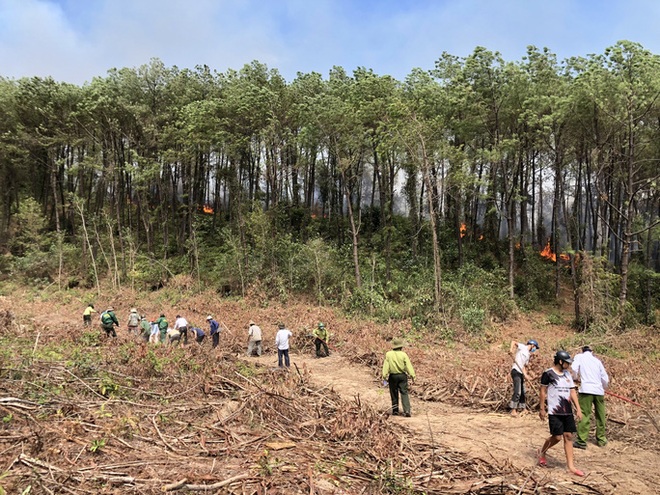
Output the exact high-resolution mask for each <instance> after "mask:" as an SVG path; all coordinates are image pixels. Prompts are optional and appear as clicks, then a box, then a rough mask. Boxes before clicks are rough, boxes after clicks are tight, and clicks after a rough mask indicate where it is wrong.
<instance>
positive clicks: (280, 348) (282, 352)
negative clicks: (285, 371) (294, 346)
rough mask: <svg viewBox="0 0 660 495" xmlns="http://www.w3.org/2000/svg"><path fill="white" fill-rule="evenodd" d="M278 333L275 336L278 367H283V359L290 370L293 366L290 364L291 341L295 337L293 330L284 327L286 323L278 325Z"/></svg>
mask: <svg viewBox="0 0 660 495" xmlns="http://www.w3.org/2000/svg"><path fill="white" fill-rule="evenodd" d="M277 328H278V330H277V333H276V334H275V347H277V365H278V366H279V367H280V368H281V367H282V359H284V364H285V365H286V367H287V368H288V367H289V366H291V363H290V362H289V339H290V338H291V337H293V334H292V333H291V330H289V329H288V328H286V327H285V326H284V323H282V322H280V323H278V324H277Z"/></svg>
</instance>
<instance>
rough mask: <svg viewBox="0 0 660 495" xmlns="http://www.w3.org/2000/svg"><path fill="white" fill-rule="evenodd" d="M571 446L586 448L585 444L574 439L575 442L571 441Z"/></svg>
mask: <svg viewBox="0 0 660 495" xmlns="http://www.w3.org/2000/svg"><path fill="white" fill-rule="evenodd" d="M573 448H576V449H582V450H586V449H587V444H586V443H581V442H578V441H575V442H573Z"/></svg>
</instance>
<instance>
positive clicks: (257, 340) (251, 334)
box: [247, 320, 261, 356]
mask: <svg viewBox="0 0 660 495" xmlns="http://www.w3.org/2000/svg"><path fill="white" fill-rule="evenodd" d="M255 347H256V349H257V356H261V328H259V327H258V326H257V324H256V323H255V322H253V321H252V320H250V323H249V324H248V348H247V355H248V356H252V352H253V351H254V349H255Z"/></svg>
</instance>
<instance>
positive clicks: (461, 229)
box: [458, 223, 467, 238]
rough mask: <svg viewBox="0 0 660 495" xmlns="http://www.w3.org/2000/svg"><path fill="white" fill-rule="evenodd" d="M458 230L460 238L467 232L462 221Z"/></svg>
mask: <svg viewBox="0 0 660 495" xmlns="http://www.w3.org/2000/svg"><path fill="white" fill-rule="evenodd" d="M458 230H459V231H460V232H461V238H463V237H465V234H466V233H467V227H466V226H465V224H464V223H462V224H461V228H460V229H458Z"/></svg>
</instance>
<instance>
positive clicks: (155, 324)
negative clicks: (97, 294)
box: [83, 304, 221, 348]
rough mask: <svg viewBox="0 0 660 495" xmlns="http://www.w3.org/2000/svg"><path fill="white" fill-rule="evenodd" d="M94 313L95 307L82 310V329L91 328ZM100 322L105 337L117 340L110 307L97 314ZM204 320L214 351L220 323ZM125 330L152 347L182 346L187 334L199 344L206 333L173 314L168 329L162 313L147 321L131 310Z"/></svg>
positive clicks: (167, 322)
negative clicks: (173, 318)
mask: <svg viewBox="0 0 660 495" xmlns="http://www.w3.org/2000/svg"><path fill="white" fill-rule="evenodd" d="M93 313H98V311H96V309H94V305H93V304H89V305H87V307H86V308H85V310H84V311H83V325H84V326H91V325H92V314H93ZM99 321H100V325H101V329H102V330H103V331H104V332H105V335H106V336H107V337H117V332H116V330H115V327H117V328H118V327H119V319H118V318H117V315H116V314H115V309H114V308H113V307H112V306H109V307H108V308H107V309H106V310H105V311H102V312H101V313H100V314H99ZM206 321H207V323H208V325H209V335H210V336H211V340H212V346H213V347H214V348H215V347H217V346H218V344H219V343H220V331H221V330H220V324H219V323H218V322H217V321H216V320H215V319H214V318H213V316H211V315H209V316H207V317H206ZM126 327H127V328H128V332H129V333H130V334H131V335H134V336H136V337H138V338H140V339H141V340H142V341H144V342H145V343H152V344H165V343H169V344H172V343H175V342H177V343H178V342H182V343H183V344H184V345H187V344H188V333H190V334H191V337H192V338H194V339H195V342H197V343H198V344H201V343H202V342H203V341H204V339H205V337H206V332H205V331H204V330H203V329H202V328H200V327H198V326H194V325H192V326H191V325H190V324H189V323H188V321H187V320H186V319H185V318H184V317H183V316H181V315H176V319H175V320H174V326H173V327H170V323H169V321H168V320H167V318H166V316H165V314H164V313H161V314H160V316H159V317H157V318H153V319H151V320H149V319H147V316H146V315H145V314H139V313H138V310H137V309H136V308H131V311H130V312H129V314H128V320H127V322H126Z"/></svg>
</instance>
